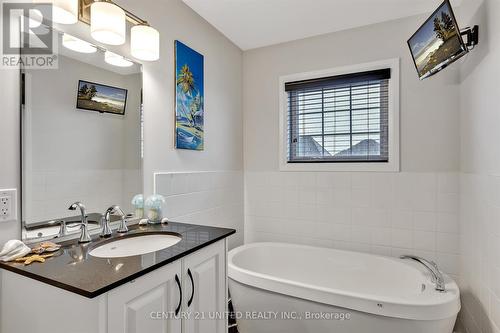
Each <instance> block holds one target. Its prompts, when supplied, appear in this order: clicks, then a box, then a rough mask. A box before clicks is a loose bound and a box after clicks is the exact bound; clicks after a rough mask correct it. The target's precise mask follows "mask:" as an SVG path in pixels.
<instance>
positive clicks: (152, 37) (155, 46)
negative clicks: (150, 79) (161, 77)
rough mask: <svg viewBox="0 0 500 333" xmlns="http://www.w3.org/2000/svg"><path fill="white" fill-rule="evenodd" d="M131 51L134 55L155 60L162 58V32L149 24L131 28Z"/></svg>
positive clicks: (138, 57)
mask: <svg viewBox="0 0 500 333" xmlns="http://www.w3.org/2000/svg"><path fill="white" fill-rule="evenodd" d="M130 53H131V54H132V56H133V57H135V58H137V59H140V60H145V61H155V60H158V59H159V58H160V33H159V32H158V30H156V29H154V28H152V27H150V26H148V25H143V24H141V25H136V26H134V27H132V29H131V30H130Z"/></svg>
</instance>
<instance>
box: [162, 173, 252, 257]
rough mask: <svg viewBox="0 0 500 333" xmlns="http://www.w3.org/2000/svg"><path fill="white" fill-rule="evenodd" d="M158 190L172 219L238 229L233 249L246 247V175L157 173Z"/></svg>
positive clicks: (167, 214) (233, 237) (233, 241)
mask: <svg viewBox="0 0 500 333" xmlns="http://www.w3.org/2000/svg"><path fill="white" fill-rule="evenodd" d="M155 190H156V193H158V194H161V195H163V196H165V199H166V213H165V215H166V216H167V217H168V218H169V219H171V220H173V221H176V222H185V223H194V224H201V225H211V226H220V227H225V228H232V229H236V234H235V235H233V236H231V237H230V238H229V246H230V248H232V247H234V246H238V245H241V244H243V221H244V216H243V172H241V171H217V172H174V173H157V174H155Z"/></svg>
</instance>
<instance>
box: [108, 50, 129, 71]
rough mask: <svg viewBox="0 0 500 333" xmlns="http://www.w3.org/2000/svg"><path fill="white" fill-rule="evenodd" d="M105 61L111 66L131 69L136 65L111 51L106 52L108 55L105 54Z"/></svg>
mask: <svg viewBox="0 0 500 333" xmlns="http://www.w3.org/2000/svg"><path fill="white" fill-rule="evenodd" d="M104 61H106V62H107V63H108V64H110V65H113V66H118V67H130V66H132V65H133V64H134V63H133V62H132V61H130V60H127V59H125V58H124V57H122V56H121V55H119V54H116V53H113V52H110V51H106V53H104Z"/></svg>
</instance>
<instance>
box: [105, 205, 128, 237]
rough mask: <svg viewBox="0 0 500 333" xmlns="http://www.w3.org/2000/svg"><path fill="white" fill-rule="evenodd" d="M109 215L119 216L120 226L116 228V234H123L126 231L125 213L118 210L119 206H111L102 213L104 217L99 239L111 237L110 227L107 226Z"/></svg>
mask: <svg viewBox="0 0 500 333" xmlns="http://www.w3.org/2000/svg"><path fill="white" fill-rule="evenodd" d="M111 214H119V215H120V216H121V223H120V226H119V227H118V230H117V232H120V233H124V232H127V231H128V228H127V225H126V221H125V213H124V212H123V210H122V209H121V208H120V206H117V205H113V206H111V207H109V208H108V209H107V210H106V212H105V213H104V215H103V217H102V231H101V235H100V236H101V237H109V236H111V227H110V226H109V222H110V215H111Z"/></svg>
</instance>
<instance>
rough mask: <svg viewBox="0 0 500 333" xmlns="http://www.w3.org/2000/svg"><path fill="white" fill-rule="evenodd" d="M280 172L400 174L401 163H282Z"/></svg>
mask: <svg viewBox="0 0 500 333" xmlns="http://www.w3.org/2000/svg"><path fill="white" fill-rule="evenodd" d="M280 171H284V172H286V171H290V172H293V171H299V172H300V171H304V172H307V171H308V172H399V162H395V161H393V162H361V163H360V162H350V163H335V162H330V163H311V162H308V163H297V162H294V163H287V162H283V163H280Z"/></svg>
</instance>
